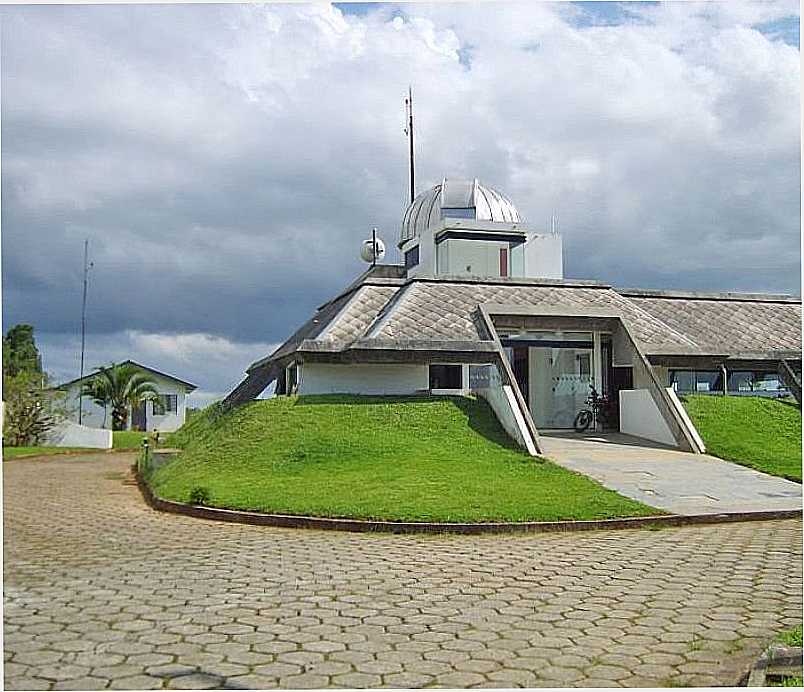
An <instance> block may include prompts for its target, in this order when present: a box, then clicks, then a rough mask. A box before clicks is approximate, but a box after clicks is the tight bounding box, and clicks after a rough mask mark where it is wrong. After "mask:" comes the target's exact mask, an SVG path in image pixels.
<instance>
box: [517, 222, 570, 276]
mask: <svg viewBox="0 0 804 692" xmlns="http://www.w3.org/2000/svg"><path fill="white" fill-rule="evenodd" d="M525 276H527V277H529V278H535V279H563V278H564V251H563V241H562V240H561V236H560V235H552V234H545V235H541V234H538V235H537V234H535V233H534V234H532V235H528V239H527V241H526V242H525Z"/></svg>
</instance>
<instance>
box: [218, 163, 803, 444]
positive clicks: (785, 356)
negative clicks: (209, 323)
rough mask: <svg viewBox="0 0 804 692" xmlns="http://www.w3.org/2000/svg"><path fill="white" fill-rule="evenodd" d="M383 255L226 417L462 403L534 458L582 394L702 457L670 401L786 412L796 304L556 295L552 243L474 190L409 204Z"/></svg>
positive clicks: (601, 290)
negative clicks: (409, 398) (369, 401)
mask: <svg viewBox="0 0 804 692" xmlns="http://www.w3.org/2000/svg"><path fill="white" fill-rule="evenodd" d="M366 242H367V243H370V241H366ZM398 247H399V250H400V252H401V256H402V258H403V263H402V264H400V265H396V264H379V263H377V264H374V263H373V264H372V266H371V267H370V268H369V269H368V270H367V271H366V272H364V273H363V274H362V275H361V276H359V277H358V278H357V279H356V280H355V281H354V282H353V283H352V284H351V285H350V286H348V287H347V288H346V289H344V290H343V291H342V292H341V293H340V294H338V295H336V296H335V297H333V298H332V299H330V300H329V301H327V302H326V303H324V304H323V305H321V307H320V308H319V309H318V310H317V312H316V313H315V314H314V315H313V316H312V317H311V318H310V319H309V321H308V322H306V323H305V324H304V325H302V327H301V328H300V329H299V330H298V331H297V332H296V333H295V334H293V335H292V336H291V337H290V338H289V339H288V340H287V341H286V342H285V343H284V344H282V346H280V347H279V348H278V349H277V350H276V351H274V353H272V354H270V355H269V356H267V357H265V358H262V359H261V360H258V361H256V362H255V363H254V364H253V365H251V366H250V367H249V369H248V371H247V374H246V378H245V379H244V380H243V382H241V384H240V385H238V387H237V388H235V390H234V391H233V392H232V393H231V394H229V396H228V397H227V398H226V400H225V405H228V406H235V405H238V404H240V403H244V402H246V401H248V400H250V399H253V398H255V397H257V396H259V395H260V394H261V393H262V392H263V391H264V390H265V389H266V388H267V387H268V386H269V385H270V384H271V383H275V392H276V394H277V395H284V394H292V393H298V394H325V393H352V394H373V395H382V394H388V395H422V394H428V395H436V396H437V395H445V394H448V395H469V394H474V395H478V396H482V397H484V398H485V399H486V400H487V401H488V402H489V404H490V405H491V407H492V409H493V410H494V412H495V413H496V415H497V417H498V418H499V420H500V422H501V424H502V425H503V427H504V428H505V429H506V431H507V432H508V433H509V434H510V435H511V437H512V438H513V439H515V440H516V441H517V442H518V443H519V444H520V445H521V446H522V447H524V448H525V449H527V450H528V451H529V452H530V453H531V454H537V453H539V452H540V451H541V445H540V439H539V431H540V430H547V429H562V428H572V426H573V422H574V420H575V417H576V415H577V413H578V412H579V411H580V410H581V409H583V408H586V403H585V402H586V399H587V397H588V396H589V394H590V388H591V387H594V389H595V390H596V391H597V392H600V393H602V394H603V395H605V396H606V397H607V398H608V400H609V401H610V402H611V407H612V411H611V415H610V417H609V424H610V425H612V426H614V427H615V428H616V429H619V430H620V431H622V432H625V433H629V434H632V435H636V436H638V437H643V438H646V439H650V440H653V441H656V442H660V443H663V444H667V445H671V446H674V447H678V448H681V449H684V450H687V451H693V452H702V451H704V446H703V443H702V441H701V439H700V437H699V435H698V433H697V431H696V430H695V428H694V426H693V424H692V422H691V421H690V420H689V418H688V417H687V415H686V413H685V411H684V408H683V406H682V405H681V403H680V401H679V399H678V396H677V395H678V394H683V393H690V392H698V393H702V392H728V393H729V394H745V395H764V396H777V395H780V394H787V393H793V394H794V395H795V396H796V398H798V399H799V401H800V397H801V391H800V373H801V299H800V298H797V297H792V296H785V295H765V294H739V293H693V292H678V291H656V290H641V289H615V288H613V287H612V286H610V285H607V284H604V283H601V282H598V281H589V280H578V279H565V278H564V272H563V252H562V242H561V237H560V235H558V234H556V233H554V232H551V230H550V229H547V230H544V229H538V228H534V227H531V226H529V225H528V224H527V223H526V222H525V221H524V220H523V219H522V218H521V216H520V214H519V212H518V211H517V209H516V207H515V206H514V204H513V203H512V201H511V200H510V199H509V198H508V197H507V196H506V195H504V194H502V193H501V192H499V191H497V190H495V189H493V188H491V187H488V186H486V185H483V184H482V183H480V182H478V181H477V180H451V179H449V180H448V179H445V180H442V182H441V183H439V184H437V185H435V186H433V187H432V188H430V189H429V190H427V191H426V192H423V193H422V194H420V195H419V196H418V197H416V199H415V200H414V201H413V202H412V203H411V204H410V205H409V206H408V208H407V209H406V210H405V212H404V214H403V216H402V223H401V231H400V236H399V243H398ZM377 249H378V248H377V246H375V245H374V244H371V247H370V248H369V251H368V252H367V251H366V248H365V246H364V251H363V254H364V258H366V259H369V260H377V259H380V254H381V253H379V252H375V250H377Z"/></svg>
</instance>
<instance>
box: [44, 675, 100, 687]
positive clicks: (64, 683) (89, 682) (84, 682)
mask: <svg viewBox="0 0 804 692" xmlns="http://www.w3.org/2000/svg"><path fill="white" fill-rule="evenodd" d="M108 685H109V681H108V680H104V679H102V678H93V677H85V678H73V679H72V680H59V681H58V682H55V683H53V687H52V689H54V690H103V689H106V687H108Z"/></svg>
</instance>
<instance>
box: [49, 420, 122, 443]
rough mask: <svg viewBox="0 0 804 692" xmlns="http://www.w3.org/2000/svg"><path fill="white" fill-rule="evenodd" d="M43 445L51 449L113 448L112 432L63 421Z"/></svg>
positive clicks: (51, 431) (50, 433)
mask: <svg viewBox="0 0 804 692" xmlns="http://www.w3.org/2000/svg"><path fill="white" fill-rule="evenodd" d="M43 444H45V445H47V446H49V447H92V448H95V449H111V448H112V431H111V430H104V429H103V428H90V427H88V426H86V425H78V423H73V422H72V421H69V420H64V421H61V422H60V423H57V424H56V426H55V427H54V428H53V429H52V430H50V431H48V433H47V435H46V436H45V438H44V439H43Z"/></svg>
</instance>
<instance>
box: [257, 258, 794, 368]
mask: <svg viewBox="0 0 804 692" xmlns="http://www.w3.org/2000/svg"><path fill="white" fill-rule="evenodd" d="M400 269H401V268H396V269H389V268H387V266H386V267H382V268H381V267H375V268H373V270H369V271H367V272H365V273H364V274H363V275H362V276H361V277H359V279H358V280H357V281H356V282H355V283H354V284H352V285H351V286H350V287H349V288H348V289H347V290H346V291H344V292H343V293H341V294H339V295H338V296H337V297H336V298H335V299H333V300H332V301H330V302H328V303H326V304H324V305H322V306H321V307H320V308H319V309H318V311H317V312H316V314H315V315H314V316H313V317H312V318H311V319H310V320H309V321H308V322H307V323H306V324H305V325H303V326H302V327H301V328H300V329H299V330H298V331H297V332H296V333H295V334H294V335H293V336H291V338H290V339H288V341H287V342H285V344H283V345H282V346H280V347H279V348H278V349H277V350H276V351H275V352H274V353H273V354H271V355H270V356H269V357H267V358H263V359H262V360H260V361H257V362H256V363H254V364H253V365H252V366H251V368H249V369H253V368H254V367H256V366H258V365H264V364H265V363H266V362H269V361H273V360H278V359H280V358H282V357H285V356H288V355H290V354H292V353H294V352H296V351H302V352H322V351H326V352H337V351H349V350H360V351H365V350H367V349H375V348H376V349H380V348H381V349H384V350H408V351H409V350H411V349H413V350H424V349H426V346H427V344H428V343H429V344H431V346H432V350H448V349H449V348H450V345H452V346H453V347H454V350H477V349H480V350H482V347H483V345H485V344H488V343H489V337H488V335H487V334H486V333H485V328H484V327H483V326H482V324H481V321H480V320H479V319H478V308H479V306H481V305H489V304H494V305H496V306H502V307H503V309H504V308H505V306H508V307H509V308H510V310H511V311H517V310H524V309H528V308H535V309H539V310H547V309H549V310H550V311H551V312H552V313H553V314H562V312H565V313H566V314H567V315H579V314H582V313H588V314H606V315H610V316H617V317H620V318H622V319H623V320H624V321H626V322H627V323H628V325H629V327H630V329H631V331H632V333H633V336H634V338H635V339H636V340H637V341H638V342H639V345H640V348H641V349H642V350H643V352H644V353H645V354H647V355H666V354H680V355H715V354H716V355H720V356H728V357H732V358H738V357H741V356H747V355H748V354H750V356H751V357H752V358H757V357H760V358H763V357H764V358H773V357H774V355H776V356H777V357H778V354H779V353H780V352H785V353H789V352H796V353H800V351H801V299H800V298H796V297H793V296H781V295H764V294H740V293H692V292H669V291H654V290H645V289H621V290H618V289H614V288H612V287H611V286H609V285H607V284H603V283H600V282H596V281H583V280H558V279H544V280H543V279H519V278H495V279H487V278H470V277H463V276H461V277H449V276H437V277H433V276H430V277H422V276H417V277H414V278H410V279H403V278H401V273H402V272H401V271H400ZM414 344H415V348H413V345H414Z"/></svg>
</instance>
